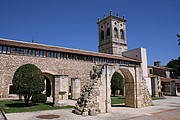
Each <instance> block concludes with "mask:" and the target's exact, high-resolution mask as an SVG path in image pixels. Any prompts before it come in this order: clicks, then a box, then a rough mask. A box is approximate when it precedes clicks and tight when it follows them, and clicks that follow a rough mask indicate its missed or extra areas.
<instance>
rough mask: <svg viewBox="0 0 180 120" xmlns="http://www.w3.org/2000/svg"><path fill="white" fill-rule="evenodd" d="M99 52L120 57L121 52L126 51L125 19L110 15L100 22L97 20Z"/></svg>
mask: <svg viewBox="0 0 180 120" xmlns="http://www.w3.org/2000/svg"><path fill="white" fill-rule="evenodd" d="M97 24H98V31H99V32H98V33H99V50H98V51H99V52H101V53H108V54H114V55H120V56H122V52H124V51H127V50H128V47H127V41H126V19H125V17H124V16H123V17H122V18H120V17H119V15H118V14H117V15H116V16H114V15H112V11H110V15H109V16H108V17H106V15H104V18H103V19H102V20H100V18H98V22H97Z"/></svg>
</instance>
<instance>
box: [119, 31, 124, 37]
mask: <svg viewBox="0 0 180 120" xmlns="http://www.w3.org/2000/svg"><path fill="white" fill-rule="evenodd" d="M120 36H121V39H124V31H123V30H122V29H121V30H120Z"/></svg>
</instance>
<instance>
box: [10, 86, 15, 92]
mask: <svg viewBox="0 0 180 120" xmlns="http://www.w3.org/2000/svg"><path fill="white" fill-rule="evenodd" d="M9 94H15V93H14V87H13V85H10V86H9Z"/></svg>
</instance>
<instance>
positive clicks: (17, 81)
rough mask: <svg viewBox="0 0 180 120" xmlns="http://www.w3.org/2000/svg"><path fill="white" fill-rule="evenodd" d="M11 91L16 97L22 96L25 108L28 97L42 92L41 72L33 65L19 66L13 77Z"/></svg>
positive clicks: (43, 85)
mask: <svg viewBox="0 0 180 120" xmlns="http://www.w3.org/2000/svg"><path fill="white" fill-rule="evenodd" d="M12 83H13V89H14V92H15V93H16V94H18V95H22V96H24V101H25V106H28V102H29V99H30V97H31V96H32V95H33V94H38V93H41V92H42V91H44V87H45V84H44V76H43V75H42V72H41V70H40V69H39V68H38V67H36V66H35V65H33V64H25V65H22V66H20V67H19V68H18V69H17V70H16V72H15V74H14V76H13V80H12Z"/></svg>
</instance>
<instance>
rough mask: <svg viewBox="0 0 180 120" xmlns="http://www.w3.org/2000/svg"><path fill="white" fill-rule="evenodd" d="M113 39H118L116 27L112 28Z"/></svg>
mask: <svg viewBox="0 0 180 120" xmlns="http://www.w3.org/2000/svg"><path fill="white" fill-rule="evenodd" d="M114 38H118V30H117V28H116V27H115V28H114Z"/></svg>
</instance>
